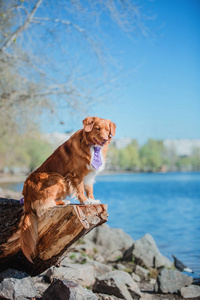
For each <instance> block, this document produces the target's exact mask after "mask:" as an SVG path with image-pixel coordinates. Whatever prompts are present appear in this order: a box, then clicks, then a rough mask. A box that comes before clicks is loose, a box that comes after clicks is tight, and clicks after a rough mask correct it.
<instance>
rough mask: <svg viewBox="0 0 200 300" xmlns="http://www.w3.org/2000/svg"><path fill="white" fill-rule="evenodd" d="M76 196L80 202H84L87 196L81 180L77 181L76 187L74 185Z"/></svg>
mask: <svg viewBox="0 0 200 300" xmlns="http://www.w3.org/2000/svg"><path fill="white" fill-rule="evenodd" d="M74 189H75V192H76V196H77V198H78V200H79V201H80V203H82V204H85V201H87V200H88V199H87V197H86V196H85V190H84V184H83V181H82V182H80V183H78V184H77V185H76V187H74Z"/></svg>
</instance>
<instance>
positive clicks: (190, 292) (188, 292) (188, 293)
mask: <svg viewBox="0 0 200 300" xmlns="http://www.w3.org/2000/svg"><path fill="white" fill-rule="evenodd" d="M181 296H182V297H183V298H186V299H189V298H199V299H200V286H198V285H192V284H191V285H189V286H187V287H182V288H181Z"/></svg>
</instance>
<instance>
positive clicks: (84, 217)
mask: <svg viewBox="0 0 200 300" xmlns="http://www.w3.org/2000/svg"><path fill="white" fill-rule="evenodd" d="M22 216H23V206H22V205H21V204H20V203H19V201H18V200H13V199H5V198H0V271H3V270H4V269H7V268H15V269H17V270H21V271H26V272H27V273H29V274H30V275H32V276H35V275H38V274H40V273H42V272H43V271H45V270H46V269H48V268H49V267H51V266H52V265H59V263H60V262H61V261H62V259H63V257H64V256H65V255H66V251H67V249H68V248H69V247H70V246H71V245H72V244H73V243H75V242H76V241H77V240H78V239H80V238H81V237H82V236H84V235H85V234H86V233H88V232H89V231H90V230H92V228H94V227H96V226H99V225H101V224H103V223H105V222H106V221H107V216H108V214H107V205H105V204H99V205H81V204H77V205H75V204H74V205H73V204H70V205H67V206H55V207H53V208H51V209H49V210H48V211H47V212H46V213H45V214H44V215H43V216H42V217H41V218H39V219H38V235H39V240H38V245H37V248H36V252H35V255H34V257H33V262H34V264H32V263H30V262H29V261H28V260H27V259H26V257H25V256H24V255H23V253H22V251H21V250H20V240H19V233H20V225H21V219H22Z"/></svg>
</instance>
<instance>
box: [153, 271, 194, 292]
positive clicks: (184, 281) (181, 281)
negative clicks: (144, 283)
mask: <svg viewBox="0 0 200 300" xmlns="http://www.w3.org/2000/svg"><path fill="white" fill-rule="evenodd" d="M192 281H193V278H192V277H190V276H187V275H185V274H182V273H181V272H179V271H176V270H168V269H163V270H161V271H160V273H159V274H158V277H157V281H156V284H155V291H156V292H159V293H164V294H167V293H171V294H173V293H178V292H179V291H180V289H181V288H182V287H185V286H188V285H190V284H191V283H192Z"/></svg>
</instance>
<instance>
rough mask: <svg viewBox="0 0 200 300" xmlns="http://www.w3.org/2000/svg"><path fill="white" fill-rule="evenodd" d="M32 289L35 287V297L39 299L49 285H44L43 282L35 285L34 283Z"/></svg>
mask: <svg viewBox="0 0 200 300" xmlns="http://www.w3.org/2000/svg"><path fill="white" fill-rule="evenodd" d="M34 287H35V289H36V292H37V295H36V297H37V298H40V297H42V295H43V294H44V292H45V291H46V290H47V289H48V287H49V284H48V283H45V282H36V283H34Z"/></svg>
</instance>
